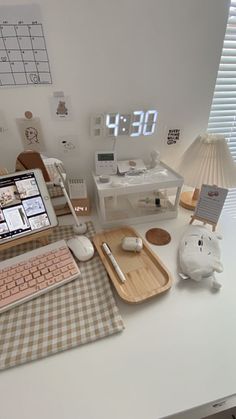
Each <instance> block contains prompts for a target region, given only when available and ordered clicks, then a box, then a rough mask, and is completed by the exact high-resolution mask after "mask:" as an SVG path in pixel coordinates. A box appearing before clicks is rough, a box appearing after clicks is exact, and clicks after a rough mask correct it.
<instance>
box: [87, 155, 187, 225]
mask: <svg viewBox="0 0 236 419" xmlns="http://www.w3.org/2000/svg"><path fill="white" fill-rule="evenodd" d="M93 178H94V183H95V199H96V208H97V212H98V215H99V219H100V222H101V224H102V225H103V226H115V225H122V224H123V225H124V224H129V223H138V222H139V223H140V222H146V221H153V220H161V219H168V218H175V217H176V216H177V213H178V204H179V198H180V192H181V188H182V185H183V178H182V176H180V175H179V174H178V173H176V172H175V171H174V170H172V169H171V168H170V167H168V166H167V165H165V164H164V163H162V162H160V163H159V164H158V165H157V166H156V167H155V168H154V169H147V170H146V171H145V172H144V173H141V174H136V173H135V172H134V173H132V172H131V173H129V174H126V175H123V176H120V175H112V176H110V181H109V182H108V183H103V182H101V181H100V180H99V176H96V175H93Z"/></svg>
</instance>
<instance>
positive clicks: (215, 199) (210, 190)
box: [191, 185, 228, 230]
mask: <svg viewBox="0 0 236 419" xmlns="http://www.w3.org/2000/svg"><path fill="white" fill-rule="evenodd" d="M227 194H228V189H225V188H218V187H217V186H215V185H214V186H210V185H202V188H201V192H200V195H199V199H198V203H197V206H196V209H195V212H194V214H193V216H192V220H191V223H192V221H193V220H200V221H203V222H204V223H207V224H211V225H212V226H213V230H214V229H215V226H216V224H217V222H218V220H219V218H220V214H221V211H222V208H223V206H224V203H225V199H226V196H227Z"/></svg>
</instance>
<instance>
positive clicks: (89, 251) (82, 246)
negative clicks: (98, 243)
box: [67, 236, 94, 262]
mask: <svg viewBox="0 0 236 419" xmlns="http://www.w3.org/2000/svg"><path fill="white" fill-rule="evenodd" d="M67 245H68V247H69V248H70V250H71V251H72V253H73V255H74V256H75V257H76V258H77V259H78V260H79V261H81V262H85V261H86V260H89V259H91V258H92V257H93V255H94V247H93V244H92V242H91V241H90V240H89V239H88V237H86V236H75V237H72V238H71V239H69V240H67Z"/></svg>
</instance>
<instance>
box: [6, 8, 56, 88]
mask: <svg viewBox="0 0 236 419" xmlns="http://www.w3.org/2000/svg"><path fill="white" fill-rule="evenodd" d="M51 83H52V78H51V71H50V66H49V59H48V53H47V48H46V43H45V37H44V32H43V26H42V23H41V16H40V9H39V6H38V5H22V6H0V86H20V85H32V84H51Z"/></svg>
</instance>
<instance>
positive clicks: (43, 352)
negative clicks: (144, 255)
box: [0, 222, 124, 370]
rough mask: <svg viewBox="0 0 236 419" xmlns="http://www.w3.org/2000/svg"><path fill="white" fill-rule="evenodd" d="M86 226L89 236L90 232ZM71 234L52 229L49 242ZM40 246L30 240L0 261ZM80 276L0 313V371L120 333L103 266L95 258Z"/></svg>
mask: <svg viewBox="0 0 236 419" xmlns="http://www.w3.org/2000/svg"><path fill="white" fill-rule="evenodd" d="M87 225H88V233H87V236H88V237H90V238H91V237H92V236H93V235H94V234H95V231H94V227H93V224H92V223H91V222H89V223H87ZM71 236H73V230H72V227H71V226H60V227H57V228H55V230H54V232H53V234H52V235H51V236H50V238H49V240H50V242H53V241H56V240H60V239H62V238H64V239H68V238H69V237H71ZM38 246H40V244H39V243H36V242H31V243H25V244H23V245H19V246H15V247H13V248H12V249H8V250H4V251H2V252H1V253H0V259H1V260H4V259H6V258H10V257H13V256H16V255H18V254H20V253H24V252H26V251H29V250H32V249H33V248H36V247H38ZM79 267H80V270H81V274H82V278H80V279H78V280H75V281H72V282H70V283H69V284H66V285H64V286H62V287H60V288H57V289H55V290H53V291H51V292H48V293H46V294H44V295H42V296H40V297H38V298H36V299H34V300H31V301H29V302H27V303H24V304H22V305H20V306H18V307H16V308H13V309H11V310H10V311H8V312H6V313H3V314H1V315H0V370H3V369H5V368H9V367H13V366H15V365H19V364H23V363H25V362H29V361H33V360H36V359H39V358H43V357H46V356H49V355H52V354H55V353H57V352H60V351H63V350H66V349H70V348H73V347H75V346H78V345H82V344H84V343H88V342H92V341H95V340H97V339H100V338H103V337H105V336H108V335H111V334H113V333H116V332H120V331H122V330H123V328H124V324H123V321H122V318H121V316H120V314H119V312H118V308H117V306H116V303H115V300H114V297H113V294H112V291H111V288H110V284H109V279H108V277H107V274H106V271H105V268H104V266H103V264H102V262H101V261H100V258H99V256H98V255H97V254H96V255H95V256H94V257H93V258H92V259H91V260H90V261H88V262H80V264H79Z"/></svg>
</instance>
